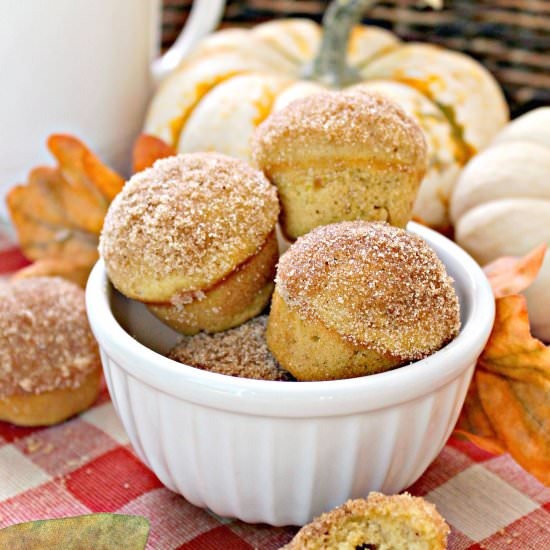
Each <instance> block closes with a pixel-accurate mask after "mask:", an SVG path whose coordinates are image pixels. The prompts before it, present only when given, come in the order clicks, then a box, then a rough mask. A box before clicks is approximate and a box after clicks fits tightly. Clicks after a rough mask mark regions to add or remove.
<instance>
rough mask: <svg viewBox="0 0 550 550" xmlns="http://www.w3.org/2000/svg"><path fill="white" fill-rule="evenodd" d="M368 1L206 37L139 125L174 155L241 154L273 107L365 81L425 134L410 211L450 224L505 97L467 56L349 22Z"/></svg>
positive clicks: (502, 117)
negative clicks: (462, 183) (457, 192)
mask: <svg viewBox="0 0 550 550" xmlns="http://www.w3.org/2000/svg"><path fill="white" fill-rule="evenodd" d="M433 1H434V0H432V2H433ZM373 3H375V2H374V1H373V0H355V1H352V2H350V1H349V0H335V1H334V2H333V3H332V4H331V6H330V7H329V10H328V11H327V15H326V16H325V20H324V30H323V31H322V30H321V27H319V25H317V24H316V23H314V22H313V21H309V20H306V19H286V20H279V21H273V22H269V23H264V24H261V25H258V26H256V27H254V28H252V29H251V30H243V29H228V30H222V31H220V32H217V33H214V34H212V35H211V36H209V37H207V38H206V39H205V40H203V41H202V42H201V43H200V44H199V45H198V47H197V48H196V50H195V52H194V53H193V54H192V55H191V56H190V57H189V58H188V59H186V60H184V62H183V63H182V64H181V65H180V66H179V67H178V68H177V69H176V70H175V71H174V72H173V73H172V74H171V75H170V76H169V77H168V78H167V79H166V80H165V81H164V82H163V83H162V85H161V86H160V88H159V90H158V91H157V93H156V95H155V97H154V98H153V101H152V103H151V105H150V108H149V112H148V115H147V119H146V123H145V131H146V132H148V133H151V134H154V135H156V136H158V137H160V138H162V139H163V140H165V141H166V142H168V143H170V144H172V145H174V146H175V147H176V148H177V149H178V151H180V152H191V151H200V150H216V151H220V152H223V153H226V154H230V155H234V156H237V157H240V158H244V159H248V158H249V155H250V148H249V140H250V136H251V135H252V133H253V131H254V129H255V128H256V126H258V124H260V123H261V122H262V121H263V120H264V119H265V118H266V117H267V116H268V115H269V113H270V112H272V111H274V110H277V109H279V108H281V107H282V106H284V105H286V104H287V103H289V102H290V101H292V100H293V99H296V98H298V97H303V96H306V95H308V94H311V93H315V92H318V91H321V90H323V89H325V88H326V87H327V86H329V85H330V86H333V87H343V86H347V85H351V84H354V83H358V82H367V81H368V85H369V86H371V87H372V89H378V90H379V91H381V92H383V93H388V94H389V95H390V96H392V97H393V98H394V99H396V100H397V101H398V102H399V103H401V105H402V106H403V108H404V109H405V110H407V111H408V112H409V113H410V114H411V115H413V116H414V117H415V118H416V119H417V121H418V122H419V124H420V126H421V127H422V128H423V130H424V131H425V133H426V138H427V142H428V144H429V149H430V168H429V171H428V174H427V176H426V180H425V182H424V184H423V186H422V188H421V191H420V195H419V199H418V202H417V204H416V207H415V215H417V216H419V217H420V218H422V219H424V220H425V221H426V222H427V223H428V224H430V225H432V226H436V227H444V226H447V225H448V224H449V219H448V201H449V196H450V192H451V189H452V187H453V184H454V181H455V179H456V176H457V174H458V172H459V168H460V167H461V166H462V165H463V164H464V163H465V162H466V161H467V159H468V158H469V157H470V156H471V154H472V153H473V152H475V151H478V150H481V149H483V148H484V147H485V146H486V145H487V144H488V143H489V142H490V141H491V139H492V138H493V137H494V135H495V134H496V133H497V132H498V131H499V130H500V129H501V128H502V127H503V126H504V125H505V124H506V122H507V120H508V109H507V106H506V102H505V100H504V98H503V95H502V92H501V90H500V88H499V87H498V85H497V84H496V82H495V81H494V79H493V78H492V76H491V75H490V74H489V73H488V72H487V71H486V70H485V69H484V68H483V67H482V66H481V65H479V64H478V63H477V62H476V61H474V60H473V59H471V58H469V57H467V56H465V55H463V54H460V53H457V52H451V51H448V50H445V49H443V48H440V47H437V46H433V45H429V44H417V43H409V44H403V43H401V42H400V41H399V39H398V38H397V37H396V36H395V35H394V34H392V33H390V32H388V31H386V30H384V29H381V28H377V27H369V26H364V25H359V26H354V23H355V22H356V21H357V20H358V19H359V17H360V15H361V14H362V12H363V11H364V9H365V8H366V7H367V6H368V5H371V4H373ZM305 76H307V77H308V80H304V78H305Z"/></svg>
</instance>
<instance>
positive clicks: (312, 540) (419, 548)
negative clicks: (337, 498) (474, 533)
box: [281, 492, 450, 550]
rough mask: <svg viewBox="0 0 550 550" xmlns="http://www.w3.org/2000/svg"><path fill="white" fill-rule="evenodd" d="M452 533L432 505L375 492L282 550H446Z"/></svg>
mask: <svg viewBox="0 0 550 550" xmlns="http://www.w3.org/2000/svg"><path fill="white" fill-rule="evenodd" d="M449 532H450V529H449V526H448V525H447V523H446V522H445V520H444V519H443V518H442V517H441V515H440V514H439V513H438V512H437V510H436V508H435V506H434V505H433V504H431V503H430V502H427V501H425V500H423V499H422V498H419V497H412V496H411V495H409V494H407V493H405V494H402V495H393V496H386V495H383V494H381V493H374V492H373V493H370V495H369V496H368V498H367V499H357V500H349V501H348V502H346V503H345V504H343V505H342V506H339V507H338V508H335V509H334V510H332V511H331V512H327V513H325V514H322V515H321V516H319V517H318V518H316V519H314V520H313V521H312V522H311V523H310V524H308V525H306V526H305V527H302V529H300V531H298V533H297V534H296V536H295V537H294V538H293V539H292V540H291V541H290V543H289V544H287V545H286V546H284V547H283V548H282V549H281V550H325V549H327V548H338V549H340V550H355V549H356V548H371V549H376V550H444V549H445V548H446V547H447V536H448V535H449Z"/></svg>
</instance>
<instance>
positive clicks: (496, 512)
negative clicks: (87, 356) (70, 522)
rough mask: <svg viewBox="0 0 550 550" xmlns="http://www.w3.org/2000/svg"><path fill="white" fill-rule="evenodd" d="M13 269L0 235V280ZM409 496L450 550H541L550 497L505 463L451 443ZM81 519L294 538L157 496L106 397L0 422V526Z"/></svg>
mask: <svg viewBox="0 0 550 550" xmlns="http://www.w3.org/2000/svg"><path fill="white" fill-rule="evenodd" d="M22 265H25V260H24V258H23V257H22V256H21V255H20V253H19V252H18V250H17V249H16V248H15V247H13V245H10V244H9V241H8V239H7V238H6V237H5V236H2V234H1V229H0V277H1V276H2V275H4V276H6V275H7V274H9V272H11V271H13V270H15V269H17V268H19V267H21V266H22ZM258 490H261V487H259V488H258ZM409 490H410V492H411V493H413V494H415V495H419V496H423V497H426V498H427V499H428V500H430V501H432V502H434V503H435V504H436V505H437V508H438V510H439V511H440V512H441V513H442V514H443V516H444V517H445V518H446V519H447V520H448V522H449V523H450V524H451V526H452V534H451V537H450V540H449V548H450V549H453V550H462V549H481V548H487V549H494V550H497V549H506V550H510V549H514V550H530V549H532V550H544V549H550V489H549V488H547V487H545V486H543V485H542V484H541V483H539V482H538V481H537V480H536V479H535V478H533V477H532V476H530V475H529V474H527V473H526V472H524V471H523V470H522V469H521V468H520V467H519V466H518V465H517V464H516V463H515V462H514V461H513V460H512V459H511V458H510V456H508V455H502V456H494V455H491V454H489V453H486V452H484V451H481V450H479V449H477V448H476V447H475V446H473V445H472V444H470V443H468V442H464V441H459V440H455V439H453V438H451V439H450V440H449V442H448V443H447V445H446V446H445V448H444V449H443V451H442V452H441V454H440V455H439V456H438V458H437V459H436V460H435V462H434V463H433V464H432V465H431V466H430V467H429V468H428V470H427V471H426V473H425V474H424V475H423V476H422V477H421V478H420V480H418V481H417V482H416V483H415V484H414V485H413V486H412V487H411V488H410V489H409ZM90 512H119V513H125V514H138V515H142V516H145V517H147V518H148V519H149V520H150V522H151V534H150V537H149V543H148V546H147V548H150V549H162V550H164V549H172V548H181V549H187V550H191V549H204V550H208V549H211V550H218V549H221V548H223V549H224V550H241V549H242V550H245V549H248V550H249V549H252V548H258V549H262V550H270V549H276V548H279V547H280V546H282V545H283V544H285V543H286V542H287V541H289V540H290V539H291V538H292V536H293V534H294V532H295V529H294V528H274V527H269V526H267V525H247V524H245V523H242V522H239V521H235V520H231V519H224V518H220V517H218V516H216V515H214V514H212V513H210V512H208V511H206V510H201V509H199V508H196V507H195V506H193V505H191V504H189V503H188V502H186V501H185V499H184V498H182V497H180V496H179V495H176V494H175V493H172V492H171V491H169V490H168V489H166V488H165V487H163V486H162V484H161V482H160V481H159V480H158V479H157V477H156V476H155V475H154V474H153V473H152V472H151V471H150V470H149V469H148V468H147V467H146V466H144V465H143V464H142V463H141V462H140V461H139V459H138V458H137V457H136V455H135V454H134V452H133V450H132V448H131V446H130V444H129V442H128V438H127V436H126V433H125V432H124V429H123V427H122V425H121V424H120V422H119V420H118V418H117V415H116V413H115V411H114V408H113V405H112V404H111V402H110V399H109V396H108V393H107V390H106V389H104V390H103V391H102V393H101V396H100V398H99V399H98V401H97V403H96V404H95V405H94V406H93V407H92V408H91V409H90V410H89V411H87V412H85V413H84V414H82V415H80V416H78V417H76V418H73V419H72V420H69V421H68V422H65V423H63V424H61V425H58V426H54V427H51V428H38V429H29V428H16V427H14V426H11V425H10V424H6V423H3V422H0V527H6V526H8V525H12V524H14V523H19V522H23V521H30V520H35V519H44V518H57V517H64V516H72V515H79V514H87V513H90Z"/></svg>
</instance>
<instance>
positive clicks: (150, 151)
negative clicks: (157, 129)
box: [133, 134, 177, 174]
mask: <svg viewBox="0 0 550 550" xmlns="http://www.w3.org/2000/svg"><path fill="white" fill-rule="evenodd" d="M174 155H177V151H176V150H175V149H174V148H173V147H172V146H171V145H168V143H166V142H165V141H162V139H160V138H158V137H156V136H152V135H149V134H141V135H140V136H139V137H138V138H137V140H136V143H135V144H134V153H133V171H134V174H135V173H137V172H141V171H142V170H145V169H146V168H149V167H150V166H153V164H154V163H155V161H156V160H158V159H162V158H166V157H173V156H174Z"/></svg>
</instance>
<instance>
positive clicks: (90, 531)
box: [0, 513, 149, 550]
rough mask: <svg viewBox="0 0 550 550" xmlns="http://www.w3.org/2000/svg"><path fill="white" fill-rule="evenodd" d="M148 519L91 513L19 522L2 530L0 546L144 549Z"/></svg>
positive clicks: (38, 549) (66, 549)
mask: <svg viewBox="0 0 550 550" xmlns="http://www.w3.org/2000/svg"><path fill="white" fill-rule="evenodd" d="M148 536H149V521H148V520H147V519H145V518H144V517H141V516H127V515H122V514H104V513H100V514H88V515H85V516H75V517H70V518H61V519H46V520H38V521H29V522H27V523H19V524H17V525H12V526H11V527H5V528H4V529H0V548H12V549H16V548H21V549H23V548H24V549H25V550H42V549H44V548H63V550H82V549H83V548H94V549H95V550H143V549H144V548H145V545H146V544H147V538H148Z"/></svg>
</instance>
